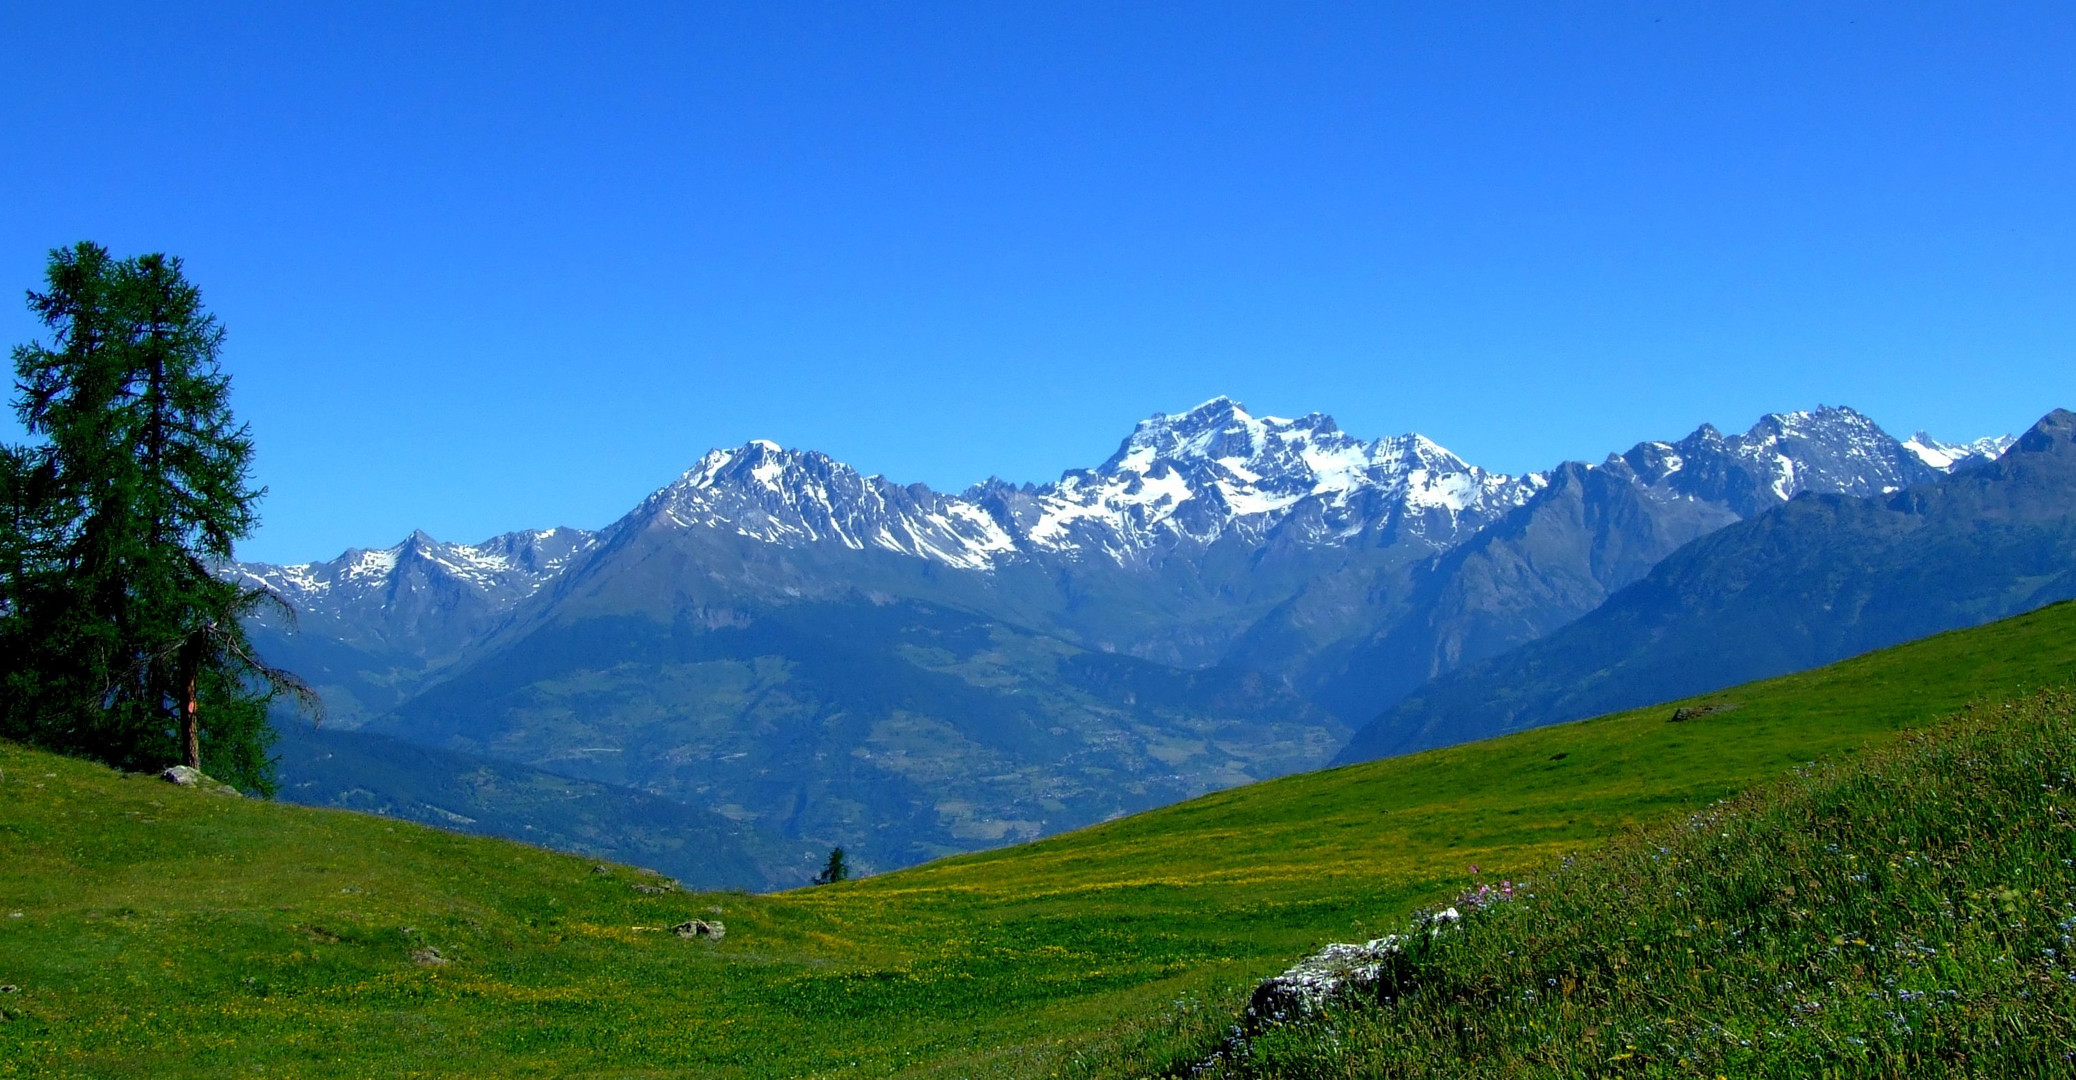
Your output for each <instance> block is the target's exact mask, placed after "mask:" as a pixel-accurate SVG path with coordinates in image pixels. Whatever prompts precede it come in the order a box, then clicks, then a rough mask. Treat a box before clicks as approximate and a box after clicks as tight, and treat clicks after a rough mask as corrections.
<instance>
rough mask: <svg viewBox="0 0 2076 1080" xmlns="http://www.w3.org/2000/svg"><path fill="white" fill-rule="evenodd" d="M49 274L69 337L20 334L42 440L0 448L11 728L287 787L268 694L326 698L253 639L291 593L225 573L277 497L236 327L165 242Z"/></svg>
mask: <svg viewBox="0 0 2076 1080" xmlns="http://www.w3.org/2000/svg"><path fill="white" fill-rule="evenodd" d="M46 285H47V288H46V290H45V291H43V292H40V293H34V292H32V293H31V294H30V296H29V303H30V307H31V308H32V310H34V311H35V313H36V314H37V316H38V317H39V318H40V319H41V320H42V322H43V324H44V325H45V326H46V327H48V328H49V329H50V331H51V341H50V342H49V343H48V344H45V343H41V342H38V343H32V344H29V345H24V346H20V347H18V348H16V349H15V350H14V365H15V374H16V378H17V398H16V402H15V410H16V413H17V415H18V416H19V418H20V420H21V422H22V425H23V427H24V428H25V429H27V431H28V432H29V434H30V435H31V437H32V438H34V439H36V440H38V441H36V442H32V443H31V444H29V445H27V446H22V447H8V448H6V456H5V459H4V460H0V498H4V500H5V505H4V506H0V515H4V519H0V530H4V535H0V560H4V562H0V574H4V575H5V579H4V580H0V649H4V650H5V652H6V660H7V661H8V669H9V670H8V675H7V686H6V693H7V697H6V700H5V701H4V702H0V734H9V735H11V736H13V737H16V738H21V739H25V740H27V741H31V742H35V743H39V744H42V745H45V746H48V747H50V748H52V749H56V750H60V751H64V752H68V753H75V754H80V755H83V756H88V757H94V758H98V759H100V760H103V761H106V762H108V763H109V764H111V765H115V766H118V767H120V768H126V769H148V768H158V767H161V766H163V765H165V764H167V763H169V762H173V761H182V762H185V763H186V764H188V765H190V766H193V767H195V768H197V769H202V770H204V771H208V772H211V773H212V774H214V775H217V776H219V777H220V778H222V779H224V780H227V781H229V782H231V783H234V784H236V785H238V786H239V787H242V788H246V789H247V790H254V791H260V792H269V793H270V792H271V791H272V790H273V763H272V761H271V759H270V758H269V757H268V753H267V751H268V748H269V746H270V745H271V743H272V741H273V730H272V728H271V727H270V726H269V725H268V723H267V709H268V705H269V702H270V701H271V700H272V699H273V698H274V697H275V696H276V695H277V694H280V693H284V692H285V693H288V694H290V695H292V696H294V697H296V698H298V699H299V700H301V701H303V702H305V703H307V704H310V705H312V706H313V707H314V704H315V697H314V695H312V694H311V693H310V691H309V689H308V688H307V687H306V686H304V685H303V684H302V683H301V682H300V681H299V680H297V679H295V677H294V676H292V675H289V674H288V673H286V672H283V671H280V670H278V669H275V668H272V667H270V666H268V665H267V664H265V663H263V662H262V661H260V660H259V659H258V658H257V657H256V656H255V655H254V653H253V650H252V647H251V644H250V642H249V641H247V639H246V636H245V631H244V624H243V619H244V618H245V617H246V616H248V615H250V614H251V613H252V612H253V610H254V609H255V608H256V607H258V606H260V605H262V604H265V603H269V602H275V603H278V600H276V599H275V598H273V597H272V595H271V594H269V593H267V592H265V591H264V590H260V589H249V588H245V587H241V586H240V585H238V584H237V583H235V582H233V581H231V580H228V579H226V578H225V577H224V576H223V575H221V574H220V573H218V571H219V570H220V569H221V568H224V567H227V566H229V565H230V562H231V557H232V546H233V544H234V543H235V542H236V541H238V540H239V539H242V538H243V537H245V536H247V535H249V534H250V533H251V531H252V529H253V527H254V525H255V524H256V523H257V516H256V512H255V508H256V504H257V502H258V500H259V498H260V496H261V494H263V492H262V491H261V490H259V489H257V488H254V487H253V486H252V484H251V482H250V471H251V461H252V439H251V436H250V433H249V432H248V430H247V429H246V428H245V427H244V426H243V425H241V424H239V423H238V422H237V421H236V420H235V419H234V417H233V416H232V414H231V409H230V379H229V378H228V377H227V376H225V375H224V374H223V372H222V370H221V369H220V367H219V365H218V359H217V355H218V352H219V350H220V349H221V347H222V343H223V330H222V327H221V326H220V325H219V324H218V323H217V321H216V319H215V317H214V316H212V315H210V314H209V313H208V312H207V311H205V310H204V309H203V307H202V300H201V291H200V290H199V289H197V288H196V287H195V286H194V285H193V284H192V283H190V282H189V281H187V280H186V278H185V277H184V276H183V274H182V272H181V264H180V260H179V259H176V258H169V257H167V256H164V255H142V256H138V257H135V258H131V259H115V258H112V257H111V256H110V255H109V254H108V252H107V251H106V250H105V249H103V248H101V247H99V246H97V245H94V244H86V243H82V244H79V245H76V246H74V247H72V248H69V249H60V250H58V251H54V252H52V253H51V259H50V265H49V269H48V273H47V277H46Z"/></svg>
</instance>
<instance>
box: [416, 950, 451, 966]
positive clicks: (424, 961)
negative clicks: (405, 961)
mask: <svg viewBox="0 0 2076 1080" xmlns="http://www.w3.org/2000/svg"><path fill="white" fill-rule="evenodd" d="M411 962H412V963H414V964H417V965H419V966H420V967H440V966H442V965H444V964H450V963H453V961H451V960H449V959H447V958H446V957H444V956H441V955H440V950H438V949H435V948H433V947H432V946H430V945H427V946H426V947H424V948H422V949H412V950H411Z"/></svg>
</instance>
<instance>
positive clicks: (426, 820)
mask: <svg viewBox="0 0 2076 1080" xmlns="http://www.w3.org/2000/svg"><path fill="white" fill-rule="evenodd" d="M280 730H281V735H282V738H281V742H280V743H279V744H277V745H276V746H275V748H274V749H275V752H276V753H277V754H278V755H279V757H280V768H281V792H280V795H279V797H280V798H282V799H286V800H288V801H290V802H297V803H302V804H303V805H305V806H329V807H337V808H339V809H342V810H358V811H361V812H363V813H370V814H381V815H383V816H385V817H393V818H399V819H401V820H405V821H415V822H418V823H420V824H423V825H434V826H438V827H439V828H442V829H452V830H454V831H456V832H464V833H472V834H475V835H478V836H502V837H505V838H507V839H511V840H523V841H526V842H527V843H530V844H538V845H540V846H541V847H546V848H552V849H555V850H557V851H571V852H576V853H578V854H582V855H590V856H593V857H595V858H600V859H607V860H610V861H613V862H623V863H632V864H634V865H636V866H646V867H649V868H650V869H653V870H660V871H662V872H663V873H665V874H668V875H670V876H671V877H673V878H677V879H679V880H680V881H683V882H685V883H686V884H687V885H688V886H690V887H694V888H701V889H748V890H763V889H773V888H783V887H790V886H794V885H798V884H799V883H800V882H802V881H804V880H806V879H807V877H808V875H810V874H811V873H813V872H814V869H815V868H816V867H818V866H819V865H820V861H819V860H820V859H821V857H822V856H823V854H824V852H821V851H816V850H813V849H811V848H807V847H803V846H800V845H797V844H796V845H794V846H793V847H790V848H788V847H786V846H784V845H783V844H782V843H780V842H778V841H775V840H771V839H769V838H766V837H764V836H762V834H760V833H758V832H757V831H756V830H754V829H750V828H745V827H744V826H743V825H742V823H740V822H736V821H731V820H729V819H727V818H725V817H722V816H721V815H719V814H716V813H713V812H712V811H709V810H702V809H699V808H697V807H693V806H687V805H685V804H684V803H680V802H675V801H673V800H670V799H665V798H663V797H661V796H657V795H651V794H649V793H648V792H645V791H637V790H634V789H632V788H624V787H615V786H613V785H611V784H600V783H596V782H593V781H590V780H577V779H572V778H570V777H567V776H560V775H557V774H555V773H549V772H543V771H541V770H539V769H532V768H528V767H526V766H524V765H515V764H512V763H511V762H507V761H497V760H493V759H490V758H481V757H471V756H469V755H466V754H457V753H453V752H450V751H445V750H437V749H433V748H431V747H427V746H420V745H416V744H413V743H407V742H402V741H400V740H397V739H390V738H386V737H384V736H381V735H371V734H368V733H366V732H359V731H331V730H312V729H311V728H310V726H309V725H308V724H307V723H294V722H287V723H283V724H282V725H281V726H280Z"/></svg>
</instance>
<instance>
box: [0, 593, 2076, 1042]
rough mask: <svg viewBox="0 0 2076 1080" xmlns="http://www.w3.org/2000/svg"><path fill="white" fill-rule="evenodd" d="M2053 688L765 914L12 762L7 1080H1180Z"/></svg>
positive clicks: (800, 894)
mask: <svg viewBox="0 0 2076 1080" xmlns="http://www.w3.org/2000/svg"><path fill="white" fill-rule="evenodd" d="M2072 676H2076V604H2063V605H2057V606H2054V607H2050V608H2047V609H2044V610H2042V611H2038V612H2034V613H2032V614H2029V615H2026V616H2022V617H2020V618H2017V619H2012V620H2007V621H2005V622H2001V623H1997V624H1994V625H1991V626H1985V627H1980V628H1975V629H1970V630H1965V631H1958V632H1955V633H1950V634H1944V635H1941V636H1938V637H1935V638H1931V639H1928V640H1925V641H1920V642H1914V643H1911V644H1909V645H1905V646H1901V647H1898V648H1895V649H1891V650H1886V651H1883V652H1879V653H1875V654H1872V655H1868V656H1863V657H1858V658H1855V659H1853V660H1850V661H1847V662H1845V663H1841V664H1837V665H1834V666H1831V667H1828V668H1824V669H1820V670H1817V671H1812V672H1805V673H1802V674H1798V675H1794V676H1789V677H1787V678H1782V679H1776V680H1771V681H1769V682H1765V683H1758V684H1752V685H1748V686H1741V687H1736V688H1733V689H1732V690H1729V691H1725V692H1724V693H1722V694H1719V695H1713V696H1711V697H1710V698H1708V699H1703V700H1696V701H1688V702H1679V703H1666V704H1663V705H1658V706H1653V707H1652V708H1650V709H1647V710H1641V711H1637V712H1632V713H1626V714H1621V715H1617V716H1610V717H1604V718H1601V719H1597V720H1593V721H1588V722H1585V723H1579V724H1565V725H1557V726H1553V727H1547V728H1542V729H1538V730H1535V731H1530V732H1524V733H1521V734H1517V735H1512V736H1508V737H1506V738H1502V739H1496V740H1493V741H1490V742H1487V743H1483V744H1480V745H1477V746H1462V747H1451V748H1448V749H1444V750H1438V751H1434V752H1430V753H1426V754H1419V755H1414V756H1410V757H1403V758H1394V759H1391V760H1388V761H1381V762H1371V763H1365V764H1361V765H1355V766H1350V767H1347V768H1341V769H1334V770H1330V771H1326V772H1317V773H1307V774H1303V775H1299V776H1292V777H1287V778H1284V779H1281V780H1275V781H1270V782H1266V783H1261V784H1254V785H1249V786H1245V787H1240V788H1235V789H1232V790H1228V791H1223V792H1219V793H1216V794H1212V795H1207V796H1205V797H1203V798H1200V799H1195V800H1191V801H1189V802H1185V803H1182V804H1179V805H1176V806H1171V807H1167V808H1164V809H1162V810H1158V811H1154V812H1152V813H1148V814H1142V815H1138V816H1134V817H1129V818H1125V819H1122V820H1119V821H1114V822H1109V823H1106V824H1103V825H1100V826H1096V827H1093V828H1089V829H1084V830H1081V831H1078V832H1074V833H1070V834H1067V835H1062V836H1057V837H1052V838H1049V839H1046V840H1042V841H1039V842H1037V843H1033V844H1025V845H1020V846H1016V847H1010V848H1004V849H999V850H996V851H990V852H985V853H980V854H975V855H965V856H960V857H956V858H951V859H944V860H940V861H937V862H933V863H930V864H928V865H925V866H920V867H916V868H914V869H911V870H906V871H902V872H898V873H892V874H887V875H884V876H881V877H875V878H869V879H866V880H863V881H857V882H852V883H848V884H844V885H839V886H832V887H826V888H818V889H803V890H800V891H796V892H791V893H783V894H778V895H771V896H749V895H743V894H720V893H709V894H686V893H681V892H677V891H674V890H672V889H670V888H669V887H668V885H667V883H666V882H664V881H662V880H661V879H660V878H658V877H655V876H652V875H648V874H643V873H640V872H638V871H635V870H632V869H629V868H627V867H623V866H608V867H607V868H606V871H605V872H604V873H600V872H598V871H597V870H595V869H594V866H595V864H596V862H597V860H595V859H592V858H579V857H574V856H563V855H555V854H551V853H548V852H545V851H542V850H539V849H537V848H531V847H527V846H523V845H519V844H512V843H508V842H505V841H500V840H492V839H485V838H481V837H473V836H462V835H457V834H455V833H451V832H445V831H441V830H436V829H428V828H424V827H421V826H417V825H413V824H410V823H408V822H402V821H395V820H390V819H385V818H378V817H370V816H366V815H361V814H352V813H343V812H339V811H333V810H313V809H309V808H305V807H298V806H288V805H281V804H277V803H263V802H258V801H255V800H247V799H240V798H235V797H229V796H222V795H216V794H211V793H207V792H202V791H196V790H193V789H186V788H176V787H173V786H171V785H168V784H166V783H163V782H161V781H159V780H156V779H150V778H146V777H129V778H123V777H121V776H119V775H118V774H116V773H113V772H111V771H109V770H108V769H105V768H102V767H100V766H97V765H92V764H88V763H85V762H80V761H74V760H68V759H63V758H57V757H53V756H51V755H49V754H43V753H38V752H35V751H30V750H26V749H23V748H20V747H17V746H12V745H9V744H0V856H4V857H0V986H9V987H13V988H14V990H12V991H0V1077H7V1078H10V1080H11V1078H14V1077H46V1076H48V1077H74V1076H122V1075H149V1076H164V1077H216V1076H226V1075H245V1074H248V1073H250V1074H255V1075H257V1074H264V1075H292V1076H297V1077H319V1078H323V1077H363V1076H398V1075H415V1076H456V1077H460V1076H468V1077H485V1076H550V1075H599V1076H615V1075H621V1076H625V1075H690V1076H721V1077H739V1078H746V1080H749V1078H766V1077H770V1078H777V1077H795V1076H803V1075H850V1076H860V1077H876V1076H895V1075H900V1076H924V1077H943V1078H946V1080H950V1078H953V1077H969V1076H976V1075H990V1076H1002V1077H1006V1078H1019V1077H1051V1076H1055V1075H1057V1076H1064V1077H1112V1076H1120V1075H1148V1074H1165V1073H1167V1072H1169V1071H1170V1070H1172V1069H1175V1068H1182V1067H1186V1066H1187V1064H1188V1063H1189V1062H1191V1061H1194V1060H1197V1059H1199V1058H1200V1057H1201V1056H1202V1055H1203V1054H1204V1053H1205V1052H1206V1051H1207V1050H1208V1049H1209V1048H1210V1047H1212V1046H1215V1045H1216V1044H1217V1043H1218V1041H1219V1040H1220V1039H1221V1038H1222V1037H1223V1036H1224V1034H1225V1032H1226V1030H1227V1029H1228V1028H1229V1026H1230V1025H1231V1023H1232V1020H1233V1017H1234V1016H1235V1015H1236V1012H1237V1010H1238V1008H1239V1007H1240V1005H1241V1004H1242V1003H1244V1001H1245V999H1246V996H1247V994H1248V992H1249V990H1250V989H1251V988H1252V987H1253V985H1254V983H1255V981H1256V980H1258V979H1260V978H1262V977H1263V976H1266V975H1269V974H1272V973H1274V972H1277V971H1280V970H1282V969H1283V968H1284V967H1285V966H1287V965H1288V964H1289V963H1290V962H1291V961H1292V960H1293V959H1295V958H1296V957H1298V956H1300V955H1302V954H1304V953H1307V952H1309V951H1311V950H1312V949H1314V948H1316V947H1318V946H1319V945H1320V944H1322V943H1323V942H1326V941H1331V940H1338V941H1346V940H1351V939H1355V940H1360V939H1362V938H1364V937H1369V936H1374V935H1375V934H1376V933H1380V932H1383V931H1385V930H1389V929H1393V928H1395V927H1397V926H1400V925H1402V923H1403V920H1404V919H1405V917H1406V915H1407V913H1408V912H1409V911H1411V910H1412V909H1414V908H1416V907H1418V906H1421V905H1425V904H1430V903H1434V902H1436V901H1439V900H1444V899H1446V898H1448V897H1450V896H1452V895H1454V894H1455V893H1456V891H1457V890H1459V889H1460V888H1462V887H1463V886H1464V885H1465V884H1466V883H1467V882H1468V881H1469V879H1470V872H1469V866H1470V865H1471V864H1477V865H1478V866H1480V867H1481V868H1482V869H1483V871H1484V873H1485V875H1486V877H1487V878H1492V877H1500V876H1514V877H1518V876H1520V875H1522V874H1539V873H1542V872H1544V871H1545V870H1547V868H1549V867H1550V866H1552V865H1554V864H1555V863H1556V862H1557V861H1558V860H1559V859H1560V858H1562V857H1563V856H1564V855H1566V854H1568V853H1572V852H1578V851H1582V850H1589V849H1591V848H1593V847H1595V846H1597V845H1598V844H1599V843H1600V842H1602V841H1603V840H1604V839H1605V838H1607V837H1610V836H1614V835H1616V834H1619V833H1620V832H1622V831H1623V830H1625V829H1627V828H1629V827H1630V826H1632V825H1635V824H1637V823H1644V822H1652V821H1662V820H1665V819H1666V818H1668V817H1670V816H1674V815H1683V814H1686V813H1691V812H1693V811H1696V810H1699V809H1702V808H1704V807H1706V806H1707V805H1708V804H1709V803H1711V802H1713V801H1715V800H1717V799H1721V798H1724V797H1727V796H1731V795H1734V794H1735V793H1736V792H1738V791H1740V790H1742V789H1744V788H1745V787H1747V786H1749V785H1751V784H1752V783H1755V782H1758V781H1762V780H1766V779H1770V778H1773V777H1777V776H1779V775H1780V774H1782V773H1783V772H1785V771H1787V770H1789V769H1791V768H1794V767H1795V766H1797V765H1800V764H1802V763H1804V762H1809V761H1814V760H1820V759H1832V758H1838V759H1849V758H1851V757H1854V756H1856V755H1858V754H1861V753H1865V752H1867V748H1869V747H1870V746H1878V745H1879V744H1883V743H1886V742H1889V741H1891V740H1893V738H1894V737H1895V736H1896V735H1897V734H1898V733H1900V732H1904V731H1908V730H1911V729H1913V728H1915V727H1919V726H1922V725H1924V724H1926V723H1929V722H1932V721H1934V720H1935V719H1937V718H1938V717H1940V716H1942V715H1945V714H1947V713H1950V712H1951V711H1952V710H1954V709H1956V708H1959V707H1960V706H1962V705H1965V704H1967V703H1969V702H1971V701H1981V702H1994V701H1998V700H2003V699H2008V698H2011V697H2013V696H2014V695H2017V694H2021V693H2023V692H2024V691H2025V690H2026V689H2028V688H2031V687H2039V686H2043V685H2049V684H2058V683H2065V682H2068V681H2069V680H2070V679H2071V677H2072ZM1675 705H1683V706H1687V707H1690V708H1695V709H1699V708H1700V707H1702V706H1708V705H1713V706H1716V708H1714V710H1713V711H1707V712H1698V713H1696V714H1691V715H1690V718H1689V719H1686V720H1683V721H1681V722H1678V723H1673V722H1669V720H1670V717H1671V715H1672V710H1673V707H1674V706H1675ZM1733 705H1734V706H1735V707H1734V708H1727V707H1726V706H1733ZM694 919H698V920H703V921H707V922H708V923H709V934H708V935H706V936H704V937H702V936H700V935H699V934H698V933H697V927H696V926H693V925H687V924H689V923H690V921H691V920H694ZM714 922H719V923H722V924H723V927H724V930H725V933H724V936H723V937H722V938H721V940H719V941H715V940H713V938H712V935H711V924H712V923H714ZM679 925H686V926H687V928H686V931H685V932H686V934H688V935H690V936H688V937H680V936H678V935H677V934H675V933H673V932H672V930H671V929H670V928H671V927H674V926H679Z"/></svg>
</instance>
